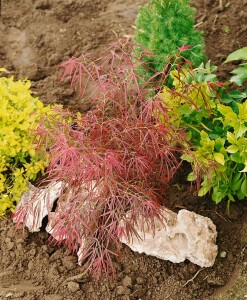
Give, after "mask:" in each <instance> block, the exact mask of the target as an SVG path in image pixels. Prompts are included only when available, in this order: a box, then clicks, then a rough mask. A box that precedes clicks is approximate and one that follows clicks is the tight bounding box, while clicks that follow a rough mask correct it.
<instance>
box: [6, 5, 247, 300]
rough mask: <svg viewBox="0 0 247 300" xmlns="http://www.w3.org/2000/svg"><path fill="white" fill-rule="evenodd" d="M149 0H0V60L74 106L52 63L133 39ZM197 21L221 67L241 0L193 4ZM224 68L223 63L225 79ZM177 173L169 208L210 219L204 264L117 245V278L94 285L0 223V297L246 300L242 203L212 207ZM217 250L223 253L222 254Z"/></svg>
mask: <svg viewBox="0 0 247 300" xmlns="http://www.w3.org/2000/svg"><path fill="white" fill-rule="evenodd" d="M146 2H147V0H134V1H133V0H64V1H59V0H53V1H51V0H50V1H49V0H23V1H17V0H2V7H1V17H0V18H1V19H0V66H1V67H5V68H7V69H8V70H9V71H10V72H11V74H13V75H14V76H16V77H17V78H19V77H28V78H29V79H31V81H32V88H33V90H34V91H35V93H36V95H37V96H39V98H40V99H41V100H42V101H43V102H44V103H46V104H48V103H61V104H63V105H64V106H65V107H69V108H70V109H73V110H78V109H80V110H82V109H83V106H82V104H81V103H80V101H79V100H78V97H77V96H76V94H75V93H74V92H73V91H71V90H69V89H68V88H67V87H68V83H66V82H65V83H61V82H59V73H58V71H57V68H56V66H57V65H58V64H59V63H60V62H62V61H65V60H66V59H67V58H69V57H71V56H72V55H73V56H79V55H80V54H81V53H86V52H90V53H92V54H93V55H94V56H95V57H97V55H98V54H99V52H100V51H102V50H103V49H105V48H106V47H107V46H108V45H109V43H110V42H113V41H116V40H117V38H120V37H122V36H131V35H132V34H133V32H134V21H135V18H136V15H137V9H138V7H139V6H140V5H143V4H144V3H146ZM192 4H193V5H194V6H195V7H196V8H197V17H196V23H197V26H198V28H200V29H202V30H203V31H204V34H205V41H206V53H207V55H208V57H209V58H210V59H211V60H212V62H213V63H214V64H216V65H220V64H221V63H222V62H223V61H224V59H225V58H226V56H227V55H228V54H229V53H231V52H232V51H234V50H236V49H238V48H240V47H243V46H246V38H247V22H246V21H247V1H246V0H234V1H227V0H223V1H216V0H197V1H192ZM230 68H231V66H221V67H220V69H219V75H220V76H221V78H226V77H227V73H228V72H229V70H230ZM187 171H188V170H183V172H180V174H179V177H177V180H176V181H174V185H173V188H172V192H171V193H170V194H169V195H167V199H165V200H166V203H167V205H168V206H169V207H170V208H172V209H173V210H175V211H178V210H179V209H181V208H187V209H189V210H193V211H196V212H197V213H200V214H202V215H204V216H207V217H210V218H211V219H212V220H213V222H214V223H215V224H216V226H217V231H218V238H217V244H218V246H219V255H218V257H217V259H216V263H215V265H214V266H213V267H211V268H205V269H201V268H200V267H198V266H196V265H194V264H192V263H190V262H188V261H185V262H184V263H180V264H172V263H170V262H167V261H161V260H159V259H156V258H152V257H147V256H146V255H139V254H136V253H133V252H132V251H131V250H130V249H128V248H127V247H125V246H123V249H122V256H121V257H120V258H119V260H118V261H116V262H115V266H116V269H117V280H116V281H115V282H107V281H106V280H105V279H104V278H102V279H100V281H99V282H98V283H96V282H94V281H93V280H92V278H90V277H89V276H88V275H87V274H81V272H80V267H78V266H77V259H76V257H74V256H72V255H69V254H68V253H67V251H66V249H64V248H63V247H62V248H57V247H53V246H52V245H50V244H49V243H48V242H47V239H48V234H47V233H45V232H40V233H37V234H30V233H27V232H24V234H23V233H22V232H19V231H18V232H15V231H14V226H13V224H12V223H11V222H10V221H7V220H2V221H1V222H0V299H27V300H31V299H32V300H34V299H35V300H36V299H37V300H62V299H63V300H69V299H71V300H76V299H80V300H82V299H88V300H89V299H90V300H91V299H97V300H101V299H102V300H103V299H106V300H108V299H109V300H110V299H123V300H127V299H142V300H149V299H155V300H164V299H170V300H199V299H200V300H210V299H219V300H223V299H224V300H225V299H227V300H240V299H241V300H244V299H245V298H246V297H247V283H246V282H247V280H246V279H247V254H246V252H245V249H246V247H247V240H246V235H247V234H246V233H247V224H246V221H247V203H246V201H243V202H241V203H236V204H233V205H232V206H231V211H230V215H226V214H225V204H224V203H222V204H221V205H218V206H216V205H215V204H214V203H213V202H212V201H211V200H210V198H198V197H197V196H195V195H193V194H192V192H191V191H190V187H189V184H188V183H186V181H185V174H186V173H187ZM223 252H225V253H226V257H221V256H222V255H220V254H222V253H223Z"/></svg>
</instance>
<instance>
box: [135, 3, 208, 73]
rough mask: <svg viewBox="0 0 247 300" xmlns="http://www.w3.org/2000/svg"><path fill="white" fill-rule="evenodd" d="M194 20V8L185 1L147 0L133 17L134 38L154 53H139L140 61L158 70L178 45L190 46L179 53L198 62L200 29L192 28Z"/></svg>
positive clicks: (137, 50) (200, 59) (201, 51)
mask: <svg viewBox="0 0 247 300" xmlns="http://www.w3.org/2000/svg"><path fill="white" fill-rule="evenodd" d="M194 21H195V9H194V8H192V7H191V6H190V4H189V0H150V2H149V3H148V4H146V5H144V6H143V7H141V8H140V10H139V13H138V16H137V20H136V32H135V37H134V40H135V41H136V42H137V44H139V45H140V46H142V47H143V48H145V49H147V50H148V51H150V52H151V53H153V54H154V55H153V56H151V57H150V56H148V55H144V56H143V55H142V58H141V59H142V61H143V62H145V63H147V66H148V67H149V68H153V69H154V70H156V71H159V72H160V71H162V70H163V67H164V65H165V64H166V63H167V60H168V58H169V57H170V56H171V55H172V54H175V53H177V52H178V48H179V47H182V46H183V45H188V46H190V48H189V49H188V50H186V51H185V52H183V56H184V57H185V58H187V59H189V60H190V61H191V62H192V63H193V64H194V65H200V64H201V62H203V61H204V60H205V58H206V57H205V54H204V41H203V36H202V32H201V31H197V30H195V28H194V23H195V22H194ZM142 52H143V49H141V48H140V47H136V48H135V55H136V57H139V58H140V57H141V53H142ZM140 71H141V73H143V72H145V73H147V72H149V73H150V74H149V75H152V73H153V72H152V71H150V70H149V71H147V70H144V69H143V68H142V69H141V70H140ZM146 75H148V74H146ZM145 77H146V76H145Z"/></svg>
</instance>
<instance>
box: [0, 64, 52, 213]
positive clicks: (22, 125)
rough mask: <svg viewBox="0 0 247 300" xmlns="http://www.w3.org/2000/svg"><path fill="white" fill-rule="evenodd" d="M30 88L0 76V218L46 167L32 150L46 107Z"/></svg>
mask: <svg viewBox="0 0 247 300" xmlns="http://www.w3.org/2000/svg"><path fill="white" fill-rule="evenodd" d="M0 71H5V70H4V69H1V68H0ZM30 85H31V84H30V81H28V80H18V81H14V79H13V77H10V78H6V77H0V217H4V216H5V215H6V214H7V213H9V212H10V213H11V212H13V211H14V210H15V206H16V204H17V203H18V201H19V200H20V197H21V195H22V193H23V192H25V191H26V190H28V187H27V183H28V182H29V181H33V180H35V179H36V177H37V175H38V174H39V173H40V172H43V171H44V169H45V167H46V166H47V164H48V155H47V156H42V157H41V155H37V153H36V151H35V144H34V143H33V140H34V135H33V130H35V129H36V128H37V126H38V124H39V121H40V119H41V118H42V116H43V115H44V114H46V113H47V112H48V111H49V110H50V107H49V106H47V107H45V106H44V105H43V104H42V102H41V101H40V100H39V99H38V98H35V97H33V96H32V92H31V90H30Z"/></svg>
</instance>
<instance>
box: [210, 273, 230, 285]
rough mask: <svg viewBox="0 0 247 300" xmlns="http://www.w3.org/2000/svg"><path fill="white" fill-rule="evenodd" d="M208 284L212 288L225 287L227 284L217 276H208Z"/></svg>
mask: <svg viewBox="0 0 247 300" xmlns="http://www.w3.org/2000/svg"><path fill="white" fill-rule="evenodd" d="M207 282H208V284H209V285H211V286H223V285H225V284H226V283H225V281H224V280H223V279H222V278H221V277H219V276H216V275H215V274H212V275H210V276H208V278H207Z"/></svg>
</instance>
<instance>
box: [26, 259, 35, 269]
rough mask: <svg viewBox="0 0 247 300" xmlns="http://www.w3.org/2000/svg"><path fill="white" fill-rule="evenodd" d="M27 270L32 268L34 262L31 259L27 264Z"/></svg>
mask: <svg viewBox="0 0 247 300" xmlns="http://www.w3.org/2000/svg"><path fill="white" fill-rule="evenodd" d="M27 268H28V270H32V269H33V268H34V262H33V261H32V260H31V261H30V262H29V263H28V265H27Z"/></svg>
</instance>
